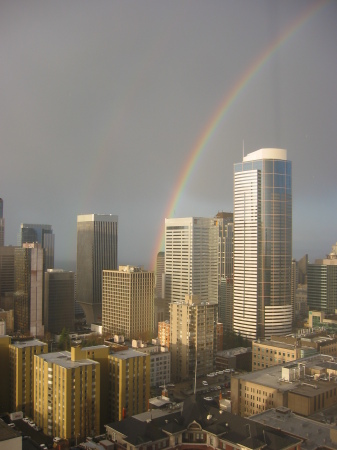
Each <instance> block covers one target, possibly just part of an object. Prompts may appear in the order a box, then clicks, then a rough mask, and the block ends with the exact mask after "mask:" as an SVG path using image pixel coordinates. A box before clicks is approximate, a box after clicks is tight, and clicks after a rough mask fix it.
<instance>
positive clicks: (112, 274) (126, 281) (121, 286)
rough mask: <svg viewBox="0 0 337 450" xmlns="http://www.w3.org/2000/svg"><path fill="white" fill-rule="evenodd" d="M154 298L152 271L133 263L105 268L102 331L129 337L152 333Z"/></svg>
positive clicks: (140, 336) (134, 337) (144, 335)
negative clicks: (117, 267) (114, 267)
mask: <svg viewBox="0 0 337 450" xmlns="http://www.w3.org/2000/svg"><path fill="white" fill-rule="evenodd" d="M153 299H154V273H153V272H148V271H146V270H143V269H141V268H140V267H134V266H119V270H103V299H102V319H103V320H102V325H103V333H110V334H112V335H113V334H122V335H124V336H125V337H126V338H128V339H130V338H131V339H139V338H142V337H144V338H145V337H146V336H147V335H148V334H149V333H150V335H151V333H152V332H153V329H154V308H153ZM150 335H149V336H148V337H150Z"/></svg>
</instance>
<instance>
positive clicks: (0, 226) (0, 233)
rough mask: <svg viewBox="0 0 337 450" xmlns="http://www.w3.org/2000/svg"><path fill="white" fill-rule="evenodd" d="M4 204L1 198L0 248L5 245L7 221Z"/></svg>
mask: <svg viewBox="0 0 337 450" xmlns="http://www.w3.org/2000/svg"><path fill="white" fill-rule="evenodd" d="M3 211H4V202H3V200H2V198H0V247H3V246H4V245H5V219H4V218H3Z"/></svg>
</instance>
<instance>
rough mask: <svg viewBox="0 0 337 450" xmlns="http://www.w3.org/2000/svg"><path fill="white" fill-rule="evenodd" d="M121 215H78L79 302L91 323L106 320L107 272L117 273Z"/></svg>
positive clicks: (77, 275)
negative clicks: (103, 303) (104, 286)
mask: <svg viewBox="0 0 337 450" xmlns="http://www.w3.org/2000/svg"><path fill="white" fill-rule="evenodd" d="M117 225H118V216H113V215H111V214H85V215H79V216H77V273H76V300H77V302H78V303H79V304H80V305H81V306H82V308H83V311H84V313H85V315H86V320H87V323H88V324H91V323H93V322H101V321H102V279H103V270H117Z"/></svg>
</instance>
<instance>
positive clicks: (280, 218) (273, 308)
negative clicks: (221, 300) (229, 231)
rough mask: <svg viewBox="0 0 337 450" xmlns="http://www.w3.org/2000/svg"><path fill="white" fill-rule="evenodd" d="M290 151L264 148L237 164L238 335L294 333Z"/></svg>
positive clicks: (264, 335)
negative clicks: (292, 326)
mask: <svg viewBox="0 0 337 450" xmlns="http://www.w3.org/2000/svg"><path fill="white" fill-rule="evenodd" d="M291 183H292V181H291V162H290V161H288V160H287V151H286V150H283V149H273V148H265V149H261V150H257V151H255V152H252V153H250V154H248V155H247V156H245V157H244V158H243V162H242V163H238V164H235V165H234V310H233V314H234V323H233V325H234V331H235V332H237V333H239V332H240V333H241V334H242V335H245V336H247V337H249V338H251V339H257V338H260V337H270V336H271V335H272V334H284V333H289V332H290V331H291V325H292V306H291V262H292V187H291Z"/></svg>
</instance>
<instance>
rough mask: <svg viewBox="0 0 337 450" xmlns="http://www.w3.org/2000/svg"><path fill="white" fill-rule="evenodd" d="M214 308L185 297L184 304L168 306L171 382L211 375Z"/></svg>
mask: <svg viewBox="0 0 337 450" xmlns="http://www.w3.org/2000/svg"><path fill="white" fill-rule="evenodd" d="M217 319H218V304H217V303H216V302H213V303H209V302H207V301H202V300H201V299H200V298H199V296H198V295H187V296H186V298H185V301H184V302H182V301H179V302H172V303H170V333H171V336H170V351H171V355H172V379H173V380H174V381H181V380H185V379H190V380H191V379H193V378H194V375H195V374H196V375H197V376H198V375H202V374H206V373H210V372H213V370H214V363H215V354H216V351H217V347H216V324H217Z"/></svg>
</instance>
